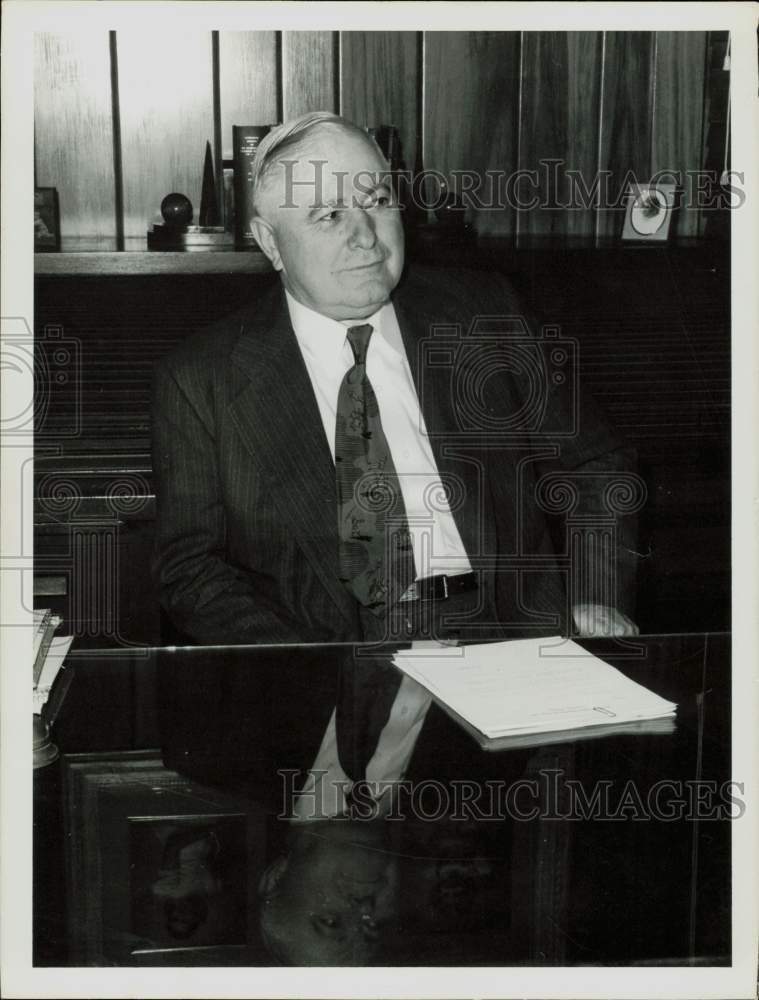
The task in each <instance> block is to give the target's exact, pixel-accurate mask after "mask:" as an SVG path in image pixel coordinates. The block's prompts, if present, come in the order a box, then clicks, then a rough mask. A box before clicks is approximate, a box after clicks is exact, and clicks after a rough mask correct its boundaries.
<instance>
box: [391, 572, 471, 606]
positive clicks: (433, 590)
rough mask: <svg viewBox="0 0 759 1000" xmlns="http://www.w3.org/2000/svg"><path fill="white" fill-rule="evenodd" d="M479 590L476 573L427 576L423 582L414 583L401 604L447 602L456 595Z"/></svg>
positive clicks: (402, 597) (404, 595) (402, 598)
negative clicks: (409, 602)
mask: <svg viewBox="0 0 759 1000" xmlns="http://www.w3.org/2000/svg"><path fill="white" fill-rule="evenodd" d="M471 590H477V575H476V574H475V573H458V574H456V576H446V575H445V574H444V573H443V574H441V575H440V576H426V577H425V578H424V579H423V580H417V581H416V582H415V583H412V584H411V586H410V587H409V588H408V590H406V592H405V593H404V594H403V595H402V596H401V598H400V603H401V604H404V603H406V602H408V601H447V600H448V598H449V597H455V596H456V594H466V593H469V591H471Z"/></svg>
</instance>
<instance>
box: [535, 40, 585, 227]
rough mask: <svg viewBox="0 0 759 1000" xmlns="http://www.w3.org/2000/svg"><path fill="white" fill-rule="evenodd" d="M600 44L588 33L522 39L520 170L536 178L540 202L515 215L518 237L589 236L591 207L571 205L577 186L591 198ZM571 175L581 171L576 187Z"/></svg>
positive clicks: (574, 199)
mask: <svg viewBox="0 0 759 1000" xmlns="http://www.w3.org/2000/svg"><path fill="white" fill-rule="evenodd" d="M601 42H602V38H601V33H600V32H591V31H571V32H567V31H541V32H533V31H530V32H525V33H524V35H523V36H522V101H521V118H520V126H519V128H520V131H519V166H520V169H522V170H531V171H536V172H537V176H538V181H539V185H538V192H537V193H538V197H539V198H540V204H539V205H538V206H537V207H536V208H534V209H532V210H531V211H525V212H518V213H517V231H518V233H519V234H520V236H521V235H522V234H523V233H524V234H530V235H535V234H540V235H546V234H549V233H550V234H553V235H564V234H573V235H583V236H592V235H593V232H594V227H595V214H596V213H595V209H594V208H592V207H587V208H585V207H569V206H572V205H573V204H574V202H576V201H577V200H578V199H577V198H576V197H575V196H574V188H575V187H580V186H584V188H585V189H586V190H587V191H588V192H592V190H593V181H594V179H595V177H596V174H597V170H598V113H599V100H600V93H601V86H600V85H601ZM549 160H560V161H561V163H558V164H551V163H548V162H547V161H549ZM568 170H569V171H577V172H578V174H579V177H578V180H577V182H576V184H574V183H573V182H570V178H568V177H567V173H566V172H567V171H568ZM524 190H525V193H527V192H528V191H529V188H527V187H525V188H524ZM588 200H589V199H588ZM580 204H581V205H582V204H583V202H582V201H580ZM564 206H567V207H564Z"/></svg>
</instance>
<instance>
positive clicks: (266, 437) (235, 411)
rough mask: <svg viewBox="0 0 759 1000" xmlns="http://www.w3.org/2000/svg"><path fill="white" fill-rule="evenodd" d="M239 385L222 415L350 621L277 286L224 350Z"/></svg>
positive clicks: (330, 510)
mask: <svg viewBox="0 0 759 1000" xmlns="http://www.w3.org/2000/svg"><path fill="white" fill-rule="evenodd" d="M232 363H233V365H234V366H235V367H236V369H237V370H238V371H239V372H240V373H242V374H243V375H244V376H245V377H246V379H247V384H246V385H245V387H244V388H243V390H242V391H241V392H240V393H239V395H237V396H236V398H235V399H234V401H233V402H232V404H231V406H230V415H231V417H232V419H233V421H234V422H235V425H236V427H237V429H238V431H239V432H240V435H241V437H242V440H243V441H244V443H245V445H246V447H247V448H248V450H249V451H250V453H251V455H252V456H253V457H254V459H255V460H256V466H257V468H258V469H260V471H261V474H262V475H263V476H264V477H265V479H266V480H267V482H268V485H269V487H270V489H271V491H272V498H273V501H274V503H275V504H276V505H277V507H278V509H279V511H280V513H281V516H282V520H283V521H284V522H285V523H286V524H288V526H289V527H290V528H291V529H292V533H293V535H294V536H295V537H296V538H297V540H298V542H299V544H300V546H301V547H302V549H303V551H304V552H305V554H306V556H307V558H308V559H309V561H310V562H311V565H312V567H313V569H314V572H315V573H316V575H317V576H318V577H319V579H320V580H321V582H322V584H323V586H324V587H325V589H326V590H327V591H328V592H329V594H330V595H331V596H332V598H333V600H334V601H335V604H336V605H337V606H338V607H339V609H340V611H341V612H342V613H343V614H344V615H345V616H346V618H347V619H348V620H349V621H352V620H353V617H354V614H353V599H352V598H351V597H350V595H349V594H348V593H347V591H346V590H345V588H344V587H343V586H342V584H341V583H340V581H339V579H338V576H339V566H338V538H337V516H336V510H337V497H336V489H335V472H334V464H333V461H332V454H331V452H330V448H329V444H328V442H327V439H326V437H325V434H324V426H323V424H322V420H321V414H320V413H319V408H318V406H317V403H316V397H315V396H314V392H313V389H312V386H311V381H310V379H309V376H308V371H307V369H306V366H305V363H304V361H303V357H302V355H301V352H300V349H299V347H298V343H297V340H296V338H295V334H294V332H293V329H292V326H291V324H290V319H289V314H288V310H287V304H286V302H285V298H284V293H283V292H282V290H281V289H280V288H277V289H275V290H274V292H273V293H272V297H271V299H270V300H268V302H266V303H264V304H263V306H262V308H261V309H260V310H259V311H258V312H257V313H256V315H255V316H254V317H253V318H252V320H251V322H250V324H249V325H248V326H247V327H246V329H245V330H244V332H243V334H242V336H241V337H240V339H239V340H238V342H237V345H236V346H235V349H234V351H233V353H232Z"/></svg>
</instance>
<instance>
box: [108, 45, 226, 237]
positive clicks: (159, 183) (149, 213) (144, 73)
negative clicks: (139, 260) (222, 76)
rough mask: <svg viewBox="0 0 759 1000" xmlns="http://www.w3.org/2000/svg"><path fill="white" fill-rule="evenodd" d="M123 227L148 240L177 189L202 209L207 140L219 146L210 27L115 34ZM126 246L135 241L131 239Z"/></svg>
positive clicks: (196, 213) (127, 235)
mask: <svg viewBox="0 0 759 1000" xmlns="http://www.w3.org/2000/svg"><path fill="white" fill-rule="evenodd" d="M117 45H118V63H119V98H120V120H121V142H122V163H123V172H124V233H125V236H126V238H127V240H129V239H130V238H132V239H134V238H142V239H143V240H144V239H145V234H146V232H147V229H148V228H149V225H150V224H152V223H153V222H160V221H162V220H161V215H160V206H161V201H162V199H163V198H164V197H165V195H167V194H169V193H170V192H171V191H179V192H181V193H182V194H186V195H187V197H188V198H189V199H190V200H191V201H192V204H193V209H194V217H193V222H195V223H197V220H198V213H199V211H200V192H201V184H202V179H203V158H204V155H205V147H206V142H207V141H210V142H211V145H212V148H213V138H214V124H213V79H212V70H211V62H212V60H211V32H210V31H208V32H202V31H198V30H187V31H185V32H175V33H174V35H173V37H172V39H171V45H167V44H166V39H165V38H164V37H163V36H162V35H161V34H159V33H156V34H151V33H150V32H146V31H144V30H137V29H131V28H130V29H127V30H124V31H119V32H118V36H117ZM127 248H129V244H128V243H127Z"/></svg>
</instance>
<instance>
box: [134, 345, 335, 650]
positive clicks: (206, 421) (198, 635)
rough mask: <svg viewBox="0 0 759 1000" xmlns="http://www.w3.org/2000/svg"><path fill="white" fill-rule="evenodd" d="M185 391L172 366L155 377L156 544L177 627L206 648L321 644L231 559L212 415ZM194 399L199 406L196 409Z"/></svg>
mask: <svg viewBox="0 0 759 1000" xmlns="http://www.w3.org/2000/svg"><path fill="white" fill-rule="evenodd" d="M196 390H197V386H196V384H195V383H193V391H192V393H189V394H188V392H186V391H185V390H183V388H182V386H181V385H180V384H179V382H178V380H177V378H176V376H175V374H174V372H173V371H172V370H171V368H170V367H169V365H168V364H167V363H165V362H164V363H162V364H159V365H158V367H157V368H156V371H155V373H154V377H153V398H152V419H153V474H154V479H155V487H156V503H157V518H156V542H155V549H154V556H153V576H154V580H155V583H156V586H157V589H158V592H159V595H160V600H161V603H162V605H163V607H164V608H165V610H166V612H167V613H168V615H169V617H170V619H171V620H172V622H173V623H174V625H176V627H177V628H179V629H180V630H181V631H182V632H183V633H185V634H186V635H188V636H189V637H191V638H192V639H193V640H195V641H197V642H199V643H203V644H208V645H211V644H219V645H225V644H241V643H251V644H253V643H283V642H307V641H317V640H318V639H320V638H323V637H322V636H317V635H308V634H305V629H304V627H303V625H302V624H301V623H299V622H297V621H295V620H294V619H293V618H292V617H291V616H290V615H289V614H288V612H287V611H286V609H284V608H283V607H281V606H280V605H278V604H277V602H276V601H275V600H274V599H273V598H272V596H271V595H269V594H267V592H266V584H265V582H264V581H263V580H257V579H256V577H255V574H251V573H250V572H248V571H246V570H242V569H240V568H238V567H235V566H234V565H232V564H231V563H230V562H229V561H228V560H227V559H226V558H225V549H226V544H225V543H226V517H225V512H224V504H223V501H222V497H221V495H220V485H219V479H218V474H217V454H216V442H215V436H214V426H213V416H212V407H211V406H210V405H209V404H208V403H207V401H205V400H204V399H203V398H202V395H201V393H200V392H199V391H197V392H196ZM190 395H192V397H193V399H194V400H195V403H193V402H191V399H190Z"/></svg>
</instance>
